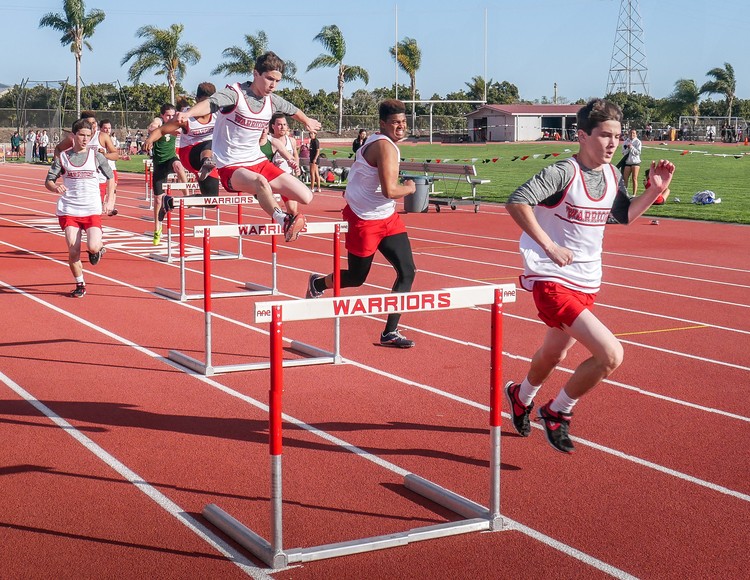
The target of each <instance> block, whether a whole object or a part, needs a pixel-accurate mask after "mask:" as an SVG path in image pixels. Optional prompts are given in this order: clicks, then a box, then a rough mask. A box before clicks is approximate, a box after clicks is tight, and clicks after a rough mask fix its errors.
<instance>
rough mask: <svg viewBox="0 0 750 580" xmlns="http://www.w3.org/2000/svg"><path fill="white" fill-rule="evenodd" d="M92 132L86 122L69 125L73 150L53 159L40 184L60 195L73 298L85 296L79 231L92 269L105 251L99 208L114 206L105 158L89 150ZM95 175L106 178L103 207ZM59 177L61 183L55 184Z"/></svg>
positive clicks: (79, 121) (61, 220) (110, 179)
mask: <svg viewBox="0 0 750 580" xmlns="http://www.w3.org/2000/svg"><path fill="white" fill-rule="evenodd" d="M93 133H94V125H92V123H90V122H89V121H88V120H86V119H79V120H78V121H76V122H75V123H74V124H73V133H72V141H73V147H72V148H70V149H68V150H65V151H61V152H60V154H59V155H58V156H56V157H55V159H54V161H53V162H52V167H50V170H49V173H47V178H46V180H45V182H44V185H45V187H46V188H47V190H49V191H51V192H53V193H59V194H61V196H60V199H59V200H58V201H57V216H58V220H59V222H60V227H61V228H62V230H63V232H65V242H66V244H67V246H68V265H69V266H70V271H71V272H72V273H73V277H74V278H75V281H76V287H75V288H74V289H73V291H72V292H71V293H70V295H71V296H72V297H73V298H82V297H83V296H85V294H86V283H85V282H84V279H83V264H82V263H81V237H82V232H84V231H85V232H86V246H87V247H88V254H89V262H90V263H91V265H92V266H95V265H96V264H98V263H99V260H100V259H101V257H102V255H103V254H104V252H105V249H104V247H103V246H102V209H103V208H104V210H105V211H111V210H112V208H113V206H114V193H115V180H114V175H113V173H112V169H111V168H110V166H109V163H108V162H107V159H106V157H104V155H102V154H101V153H99V152H98V151H97V150H96V149H94V148H91V147H89V142H90V140H91V137H92V134H93ZM98 172H100V173H101V174H102V175H104V177H106V179H107V195H106V201H105V204H104V206H102V200H101V197H100V196H99V179H98V177H97V173H98ZM61 175H62V178H63V182H62V183H60V184H58V183H56V182H57V179H58V178H59V177H60V176H61Z"/></svg>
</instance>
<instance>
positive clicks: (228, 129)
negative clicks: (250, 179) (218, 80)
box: [211, 83, 273, 167]
mask: <svg viewBox="0 0 750 580" xmlns="http://www.w3.org/2000/svg"><path fill="white" fill-rule="evenodd" d="M227 88H230V89H232V90H233V91H236V92H237V97H238V98H237V103H236V104H235V106H234V107H233V108H232V109H231V110H230V111H229V112H228V113H224V112H222V111H221V110H219V112H218V113H217V115H216V126H215V127H214V137H213V145H212V147H211V149H212V150H213V153H214V157H215V158H216V166H217V167H226V166H228V165H238V166H241V167H250V166H253V165H257V164H258V163H261V162H262V161H265V160H267V159H268V158H267V157H266V155H265V153H263V151H261V150H260V135H261V133H263V129H265V128H267V127H268V122H269V121H270V120H271V116H272V115H273V106H272V105H271V97H270V95H269V96H267V97H265V98H264V99H263V106H262V107H261V108H260V110H259V111H253V110H252V109H251V108H250V105H249V104H248V102H247V99H246V98H245V95H244V93H243V92H242V90H241V89H240V85H239V83H235V84H233V85H230V86H229V87H227Z"/></svg>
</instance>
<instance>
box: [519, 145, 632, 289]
mask: <svg viewBox="0 0 750 580" xmlns="http://www.w3.org/2000/svg"><path fill="white" fill-rule="evenodd" d="M568 161H569V162H570V163H572V164H573V166H574V168H575V175H574V176H573V179H572V180H571V182H570V183H569V184H568V186H567V188H566V189H565V191H564V192H563V195H562V198H561V199H560V201H559V202H558V203H557V204H556V205H555V206H554V207H546V206H543V205H536V206H535V207H534V216H535V217H536V220H537V221H538V222H539V225H540V226H541V227H542V229H543V230H544V231H545V232H547V235H549V237H550V238H552V241H553V242H555V243H556V244H557V245H558V246H561V247H564V248H567V249H569V250H570V251H571V252H573V263H572V264H570V265H568V266H563V267H560V266H558V265H557V264H555V263H554V262H553V261H552V260H551V259H550V258H548V257H547V254H545V253H544V250H543V249H542V248H541V246H539V244H537V243H536V242H535V241H534V240H532V239H531V237H530V236H529V235H527V234H526V233H523V234H522V235H521V244H520V245H521V255H522V256H523V261H524V273H523V274H522V275H521V277H520V281H521V285H522V286H523V287H524V288H525V289H526V290H531V289H532V286H533V285H534V282H536V281H550V282H557V283H558V284H561V285H562V286H565V287H566V288H571V289H573V290H577V291H579V292H585V293H587V294H593V293H596V292H598V291H599V287H600V285H601V280H602V241H603V239H604V226H605V225H606V223H607V217H608V216H609V212H610V210H611V209H612V204H613V203H614V201H615V196H616V195H617V183H618V180H617V176H616V174H615V170H614V167H613V166H612V165H606V166H605V167H604V168H603V169H602V171H603V172H604V183H605V185H604V195H603V196H602V197H601V199H593V198H591V197H590V196H589V194H588V191H587V190H586V184H585V183H584V181H583V177H582V175H581V168H580V166H579V165H578V161H576V159H575V158H571V159H569V160H568Z"/></svg>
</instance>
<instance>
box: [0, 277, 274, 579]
mask: <svg viewBox="0 0 750 580" xmlns="http://www.w3.org/2000/svg"><path fill="white" fill-rule="evenodd" d="M6 288H10V289H13V290H14V291H16V292H19V291H18V289H16V288H13V287H12V286H6ZM19 293H20V294H24V295H26V294H25V293H24V292H22V291H20V292H19ZM26 297H27V298H28V297H30V296H28V295H26ZM41 303H42V304H44V305H45V306H50V305H49V304H46V303H44V302H41ZM53 309H54V310H58V309H56V308H53ZM72 318H74V319H76V318H77V317H72ZM78 322H82V323H84V324H86V323H85V321H83V320H80V319H79V320H78ZM86 325H87V326H88V324H86ZM129 346H132V345H129ZM0 381H2V382H3V383H4V384H5V385H6V386H7V387H8V388H9V389H10V390H12V391H13V392H15V393H16V394H17V395H18V396H19V397H21V398H22V399H24V400H25V401H26V402H27V403H29V404H30V405H31V406H33V407H34V408H35V409H36V410H37V411H39V412H40V413H41V414H42V415H44V416H45V417H47V418H48V419H49V420H50V421H52V422H53V423H54V424H55V425H57V426H58V427H59V428H60V429H62V430H63V431H64V432H65V433H67V434H68V435H70V436H71V437H72V438H73V439H75V440H76V441H77V442H78V443H80V444H81V445H83V447H84V448H85V449H86V450H87V451H88V452H90V453H92V454H93V455H95V456H96V457H98V458H99V459H100V460H101V461H102V462H103V463H104V464H105V465H107V466H108V467H110V468H111V469H112V470H114V471H116V472H117V473H118V474H120V476H122V478H123V479H124V480H125V481H127V482H128V483H130V484H132V485H133V486H134V487H135V488H137V489H138V490H139V491H140V492H141V493H143V494H144V495H146V497H148V498H149V499H151V500H152V501H153V502H154V503H156V505H158V506H159V507H160V508H162V509H163V510H164V511H166V512H167V513H168V514H169V515H171V516H172V517H173V518H175V519H176V520H177V521H178V522H180V523H181V524H182V525H184V526H185V527H186V528H188V529H189V530H190V531H191V532H193V533H194V534H195V535H196V536H198V537H199V538H200V539H201V540H203V541H204V542H206V543H207V544H208V545H210V546H211V547H213V548H214V549H215V550H216V551H218V552H219V553H221V554H222V555H223V556H224V557H226V559H227V560H228V561H230V562H231V563H233V564H234V565H235V566H237V567H238V568H239V569H240V570H242V571H243V572H245V574H247V575H248V576H250V577H251V578H257V579H259V580H260V579H268V578H270V576H268V574H266V573H265V572H263V571H262V570H261V569H260V568H258V567H257V566H256V565H255V564H254V563H253V562H251V561H250V560H249V559H247V558H246V557H245V556H244V555H243V554H242V553H241V552H238V551H237V550H235V549H234V548H232V547H231V546H230V545H229V544H228V543H227V542H225V541H224V540H222V539H221V538H220V537H219V536H217V535H216V534H214V533H213V532H212V531H211V530H209V529H208V528H206V527H205V526H204V525H203V524H202V523H200V522H199V521H198V520H196V519H195V518H194V517H193V516H191V515H190V514H189V513H187V512H186V511H185V510H184V509H183V508H182V507H180V506H179V505H177V504H176V503H174V502H173V501H172V500H171V499H169V498H168V497H167V496H165V495H164V494H163V493H161V492H160V491H159V490H157V489H156V488H155V487H153V486H152V485H150V484H149V483H147V482H146V481H145V480H144V479H143V478H142V477H141V476H140V475H138V474H137V473H136V472H134V471H133V470H132V469H130V468H129V467H128V466H127V465H125V464H124V463H122V462H121V461H120V460H119V459H117V458H116V457H114V456H113V455H111V454H110V453H108V452H107V451H105V450H104V448H102V447H101V446H100V445H98V444H97V443H95V442H94V441H92V440H91V439H89V438H88V437H87V436H86V435H84V434H83V433H81V432H80V431H79V430H78V429H76V428H75V427H74V426H73V425H71V424H70V423H68V422H67V421H66V420H65V419H63V418H62V417H60V415H58V414H57V413H55V412H54V411H53V410H52V409H50V408H49V407H48V406H47V405H45V404H44V403H42V402H41V401H39V400H38V399H37V398H36V397H34V396H33V395H32V394H31V393H29V392H28V391H27V390H26V389H24V388H23V387H21V386H20V385H19V384H18V383H16V382H15V381H13V380H12V379H11V378H10V377H8V376H7V375H6V374H5V373H3V372H2V371H0Z"/></svg>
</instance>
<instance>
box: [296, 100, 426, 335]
mask: <svg viewBox="0 0 750 580" xmlns="http://www.w3.org/2000/svg"><path fill="white" fill-rule="evenodd" d="M379 117H380V132H378V133H375V134H374V135H371V136H370V137H369V138H368V139H367V141H366V142H365V144H364V145H362V147H360V148H359V149H358V150H357V153H356V155H355V158H354V163H353V164H352V168H351V171H350V172H349V182H348V183H347V185H346V191H345V192H344V199H345V200H346V206H345V207H344V209H343V212H342V213H343V216H344V219H345V220H346V221H347V223H348V225H349V229H348V231H347V233H346V249H347V251H348V267H347V269H346V270H342V271H341V287H342V288H355V287H358V286H362V284H364V283H365V281H366V280H367V276H368V274H369V273H370V268H371V266H372V262H373V259H374V258H375V253H376V252H378V251H379V252H380V253H381V254H383V257H385V259H386V260H388V262H389V263H390V264H391V265H392V266H393V268H394V269H395V270H396V281H395V282H394V284H393V292H409V291H410V290H411V287H412V284H413V283H414V276H415V274H416V271H417V270H416V267H415V266H414V257H413V255H412V250H411V243H410V242H409V236H408V235H407V233H406V226H405V225H404V223H403V221H401V217H400V216H399V215H398V213H396V200H397V199H402V198H404V197H405V196H407V195H409V194H411V193H414V192H415V191H416V186H415V185H414V181H412V180H411V179H405V180H404V182H403V183H399V162H400V159H401V152H400V151H399V148H398V145H396V143H398V142H399V141H403V140H404V139H405V138H406V107H405V106H404V104H403V103H402V102H401V101H397V100H396V99H388V100H386V101H383V102H382V103H380V107H379ZM328 288H333V274H328V275H327V276H323V275H320V274H310V278H309V280H308V285H307V293H306V294H305V298H319V297H321V296H322V295H323V292H324V291H325V290H326V289H328ZM400 319H401V314H400V313H395V314H390V315H389V316H388V319H387V320H386V324H385V329H384V330H383V332H382V334H381V335H380V340H379V342H380V345H381V346H389V347H395V348H410V347H412V346H414V341H412V340H409V339H408V338H406V337H405V336H404V335H402V334H401V333H400V332H399V330H398V323H399V320H400Z"/></svg>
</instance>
